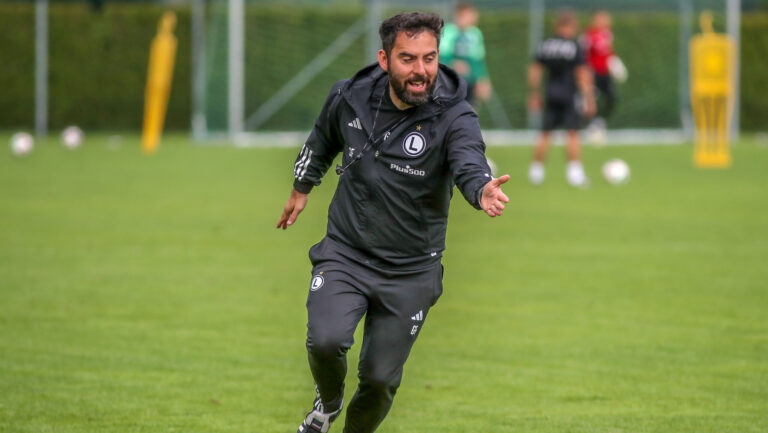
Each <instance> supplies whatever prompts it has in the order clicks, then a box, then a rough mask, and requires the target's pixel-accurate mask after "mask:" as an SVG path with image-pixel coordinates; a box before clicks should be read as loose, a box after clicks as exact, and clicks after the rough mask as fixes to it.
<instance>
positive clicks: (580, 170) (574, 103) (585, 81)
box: [528, 10, 595, 187]
mask: <svg viewBox="0 0 768 433" xmlns="http://www.w3.org/2000/svg"><path fill="white" fill-rule="evenodd" d="M556 33H557V35H556V36H554V37H551V38H549V39H547V40H545V41H544V42H542V44H541V45H540V46H539V49H538V51H537V52H536V57H535V59H534V62H533V63H531V65H530V67H529V69H528V88H529V92H530V94H529V98H528V105H529V108H531V109H532V110H535V111H539V110H541V109H542V108H543V109H544V118H543V122H542V131H541V135H540V136H539V140H538V142H537V143H536V149H535V151H534V154H533V161H532V162H531V166H530V169H529V171H528V178H529V179H530V181H531V183H533V184H534V185H538V184H541V183H542V182H543V181H544V161H545V159H546V156H547V150H548V149H549V139H550V133H551V131H552V130H554V129H558V128H564V129H566V130H567V131H568V138H567V147H566V151H567V155H568V168H567V170H566V177H567V179H568V183H569V184H571V185H573V186H576V187H586V186H587V185H588V182H589V181H588V179H587V176H586V174H585V173H584V167H583V166H582V164H581V145H580V143H579V131H578V130H579V129H580V128H581V123H582V116H583V117H591V116H592V115H593V114H594V112H595V100H594V96H593V91H592V73H591V71H590V70H589V67H588V66H587V65H586V61H585V55H584V49H583V47H582V46H581V45H580V44H579V42H578V41H577V40H576V35H577V33H578V21H577V19H576V15H575V14H574V13H573V12H572V11H570V10H563V11H560V12H559V13H558V16H557V22H556ZM545 70H546V73H547V77H546V85H545V96H544V100H543V102H542V96H541V81H542V77H543V75H544V71H545Z"/></svg>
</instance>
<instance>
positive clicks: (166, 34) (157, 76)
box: [141, 12, 177, 154]
mask: <svg viewBox="0 0 768 433" xmlns="http://www.w3.org/2000/svg"><path fill="white" fill-rule="evenodd" d="M175 28H176V14H175V13H173V12H166V13H165V14H163V17H162V18H161V19H160V25H159V27H158V31H157V36H155V38H154V39H153V40H152V46H151V48H150V50H149V71H148V72H147V87H146V90H145V93H144V128H143V131H142V134H141V150H142V151H143V152H144V153H145V154H152V153H155V152H156V151H157V146H158V145H159V144H160V136H161V134H162V133H163V123H164V122H165V112H166V109H167V108H168V96H169V95H170V93H171V80H172V78H173V63H174V60H175V58H176V45H177V42H176V36H174V35H173V30H174V29H175Z"/></svg>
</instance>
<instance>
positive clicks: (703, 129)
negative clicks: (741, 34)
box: [690, 11, 735, 168]
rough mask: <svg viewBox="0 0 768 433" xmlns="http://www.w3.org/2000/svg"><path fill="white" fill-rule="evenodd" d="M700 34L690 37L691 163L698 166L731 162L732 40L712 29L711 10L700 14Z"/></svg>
mask: <svg viewBox="0 0 768 433" xmlns="http://www.w3.org/2000/svg"><path fill="white" fill-rule="evenodd" d="M700 23H701V30H702V33H701V34H700V35H696V36H694V37H693V38H691V43H690V62H691V63H690V66H691V105H692V106H693V121H694V124H695V125H696V133H695V142H694V152H693V162H694V164H695V165H696V166H697V167H699V168H727V167H730V165H731V150H730V138H729V137H730V134H729V132H730V129H731V128H730V127H731V117H732V113H733V84H732V83H733V81H732V77H733V73H734V65H735V62H734V48H733V45H734V44H733V41H731V39H730V38H729V37H728V36H727V35H723V34H717V33H715V32H714V31H713V30H712V13H711V12H709V11H704V12H702V13H701V17H700Z"/></svg>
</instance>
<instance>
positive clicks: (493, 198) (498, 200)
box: [480, 174, 509, 218]
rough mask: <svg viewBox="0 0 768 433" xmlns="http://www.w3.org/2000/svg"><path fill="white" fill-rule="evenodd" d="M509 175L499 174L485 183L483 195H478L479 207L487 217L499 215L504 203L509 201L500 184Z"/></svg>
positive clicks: (505, 181)
mask: <svg viewBox="0 0 768 433" xmlns="http://www.w3.org/2000/svg"><path fill="white" fill-rule="evenodd" d="M508 180H509V175H508V174H505V175H504V176H499V177H497V178H495V179H493V180H492V181H490V182H488V183H486V184H485V186H484V187H483V195H482V196H481V197H480V207H481V208H483V210H484V211H485V213H487V214H488V216H489V217H491V218H493V217H497V216H500V215H501V213H502V212H503V211H504V203H509V197H507V195H506V194H504V192H503V191H502V190H501V185H503V184H505V183H507V181H508Z"/></svg>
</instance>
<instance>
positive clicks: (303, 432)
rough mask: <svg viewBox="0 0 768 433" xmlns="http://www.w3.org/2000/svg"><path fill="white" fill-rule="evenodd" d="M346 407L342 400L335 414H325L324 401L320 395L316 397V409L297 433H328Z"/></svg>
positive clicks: (314, 405) (310, 413)
mask: <svg viewBox="0 0 768 433" xmlns="http://www.w3.org/2000/svg"><path fill="white" fill-rule="evenodd" d="M343 406H344V401H343V400H342V402H341V404H340V405H339V408H338V409H336V410H335V411H333V412H329V413H324V412H323V410H324V409H325V408H324V407H323V403H322V401H320V393H318V394H317V397H315V401H314V403H313V407H314V409H313V410H312V411H311V412H309V413H308V414H307V418H306V419H304V421H303V422H302V423H301V425H300V426H299V429H298V430H297V431H296V433H326V432H328V429H330V428H331V423H332V422H334V421H336V418H338V417H339V414H341V409H342V407H343Z"/></svg>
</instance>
